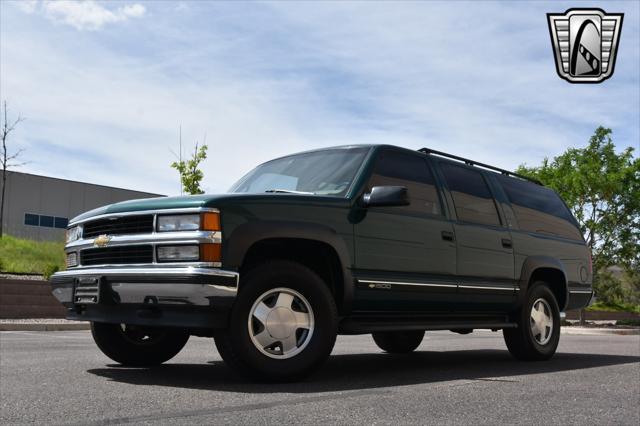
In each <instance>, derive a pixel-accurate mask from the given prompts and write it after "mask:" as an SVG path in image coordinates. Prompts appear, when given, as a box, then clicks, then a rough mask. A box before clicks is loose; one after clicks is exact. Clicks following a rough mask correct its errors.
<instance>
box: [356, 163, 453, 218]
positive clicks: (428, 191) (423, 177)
mask: <svg viewBox="0 0 640 426" xmlns="http://www.w3.org/2000/svg"><path fill="white" fill-rule="evenodd" d="M387 185H389V186H405V187H406V188H407V191H408V193H409V200H410V201H411V204H409V205H408V206H399V207H393V209H394V210H399V211H407V212H413V213H428V214H434V215H439V214H441V212H442V210H441V208H440V199H439V197H438V190H437V188H436V185H435V181H434V178H433V174H432V173H431V170H430V169H429V167H428V166H427V163H426V161H425V160H424V159H423V158H420V157H419V156H417V155H412V154H405V153H402V152H394V151H384V152H382V153H381V154H380V156H379V157H378V160H377V162H376V167H375V169H374V171H373V175H372V176H371V179H370V180H369V185H368V190H369V191H370V190H371V188H373V187H374V186H387Z"/></svg>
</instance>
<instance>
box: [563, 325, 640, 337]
mask: <svg viewBox="0 0 640 426" xmlns="http://www.w3.org/2000/svg"><path fill="white" fill-rule="evenodd" d="M560 333H561V334H574V335H582V336H593V335H612V334H617V335H619V336H638V335H640V328H588V327H561V328H560Z"/></svg>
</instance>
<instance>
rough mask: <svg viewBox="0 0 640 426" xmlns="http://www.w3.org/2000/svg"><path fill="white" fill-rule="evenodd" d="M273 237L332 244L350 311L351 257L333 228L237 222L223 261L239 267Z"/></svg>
mask: <svg viewBox="0 0 640 426" xmlns="http://www.w3.org/2000/svg"><path fill="white" fill-rule="evenodd" d="M273 238H291V239H302V240H310V241H318V242H322V243H325V244H328V245H329V246H331V247H332V248H333V249H334V250H335V251H336V253H337V255H338V258H339V260H340V265H341V268H342V278H343V283H344V294H343V295H342V299H343V300H342V302H343V304H342V306H343V307H344V309H345V310H346V311H348V310H349V308H350V306H351V302H352V300H353V291H354V289H353V287H354V286H353V276H352V274H351V265H352V258H351V255H350V253H349V248H348V246H347V244H346V242H345V240H344V237H343V236H341V235H340V234H338V233H337V232H336V231H335V230H334V229H332V228H330V227H328V226H325V225H321V224H317V223H309V222H295V221H277V220H257V221H251V222H247V223H244V224H241V225H238V226H237V227H236V228H235V229H234V230H233V231H232V233H231V235H229V236H228V237H227V238H226V239H225V241H224V245H223V246H224V255H223V264H224V267H225V268H228V269H232V270H238V269H239V268H240V266H241V265H242V263H243V260H244V258H245V255H246V254H247V252H248V251H249V249H250V248H251V247H252V246H253V245H254V244H256V243H257V242H259V241H263V240H267V239H273Z"/></svg>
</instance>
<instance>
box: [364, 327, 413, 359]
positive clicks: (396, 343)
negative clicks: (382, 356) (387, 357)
mask: <svg viewBox="0 0 640 426" xmlns="http://www.w3.org/2000/svg"><path fill="white" fill-rule="evenodd" d="M423 338H424V331H423V330H410V331H385V332H381V333H373V341H374V342H376V345H378V347H379V348H380V349H382V350H383V351H385V352H389V353H392V354H406V353H409V352H413V351H414V350H416V348H417V347H418V346H420V343H421V342H422V339H423Z"/></svg>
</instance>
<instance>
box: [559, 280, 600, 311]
mask: <svg viewBox="0 0 640 426" xmlns="http://www.w3.org/2000/svg"><path fill="white" fill-rule="evenodd" d="M593 302H594V293H593V289H592V288H591V286H588V287H587V286H584V287H583V288H579V287H569V300H568V301H567V307H566V309H565V310H567V311H570V310H572V309H582V308H586V307H587V306H589V305H591V304H592V303H593Z"/></svg>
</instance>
